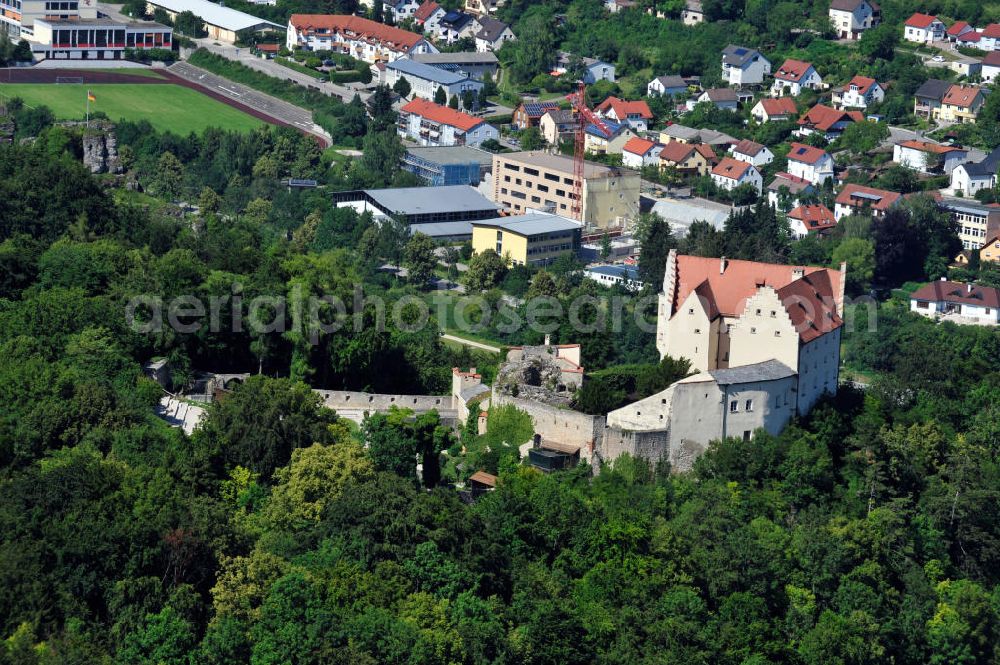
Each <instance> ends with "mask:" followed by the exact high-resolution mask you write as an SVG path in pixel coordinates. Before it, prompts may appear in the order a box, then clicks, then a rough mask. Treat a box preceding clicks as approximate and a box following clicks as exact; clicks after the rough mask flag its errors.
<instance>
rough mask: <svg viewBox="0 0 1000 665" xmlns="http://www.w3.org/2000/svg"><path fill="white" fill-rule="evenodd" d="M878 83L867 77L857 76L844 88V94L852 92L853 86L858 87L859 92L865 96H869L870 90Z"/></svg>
mask: <svg viewBox="0 0 1000 665" xmlns="http://www.w3.org/2000/svg"><path fill="white" fill-rule="evenodd" d="M876 83H877V81H876V80H875V79H872V78H868V77H867V76H855V77H854V78H852V79H851V80H850V81H848V83H847V85H845V86H844V92H847V91H848V90H850V89H851V86H852V85H856V86H858V92H860V93H861V94H862V95H864V94H867V93H868V90H869V89H870V88H871V87H872V86H873V85H875V84H876Z"/></svg>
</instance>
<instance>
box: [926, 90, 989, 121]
mask: <svg viewBox="0 0 1000 665" xmlns="http://www.w3.org/2000/svg"><path fill="white" fill-rule="evenodd" d="M985 103H986V95H985V93H984V92H983V89H982V88H978V87H976V86H974V85H953V86H951V87H950V88H948V92H947V93H945V95H944V99H942V100H941V106H940V108H936V109H934V111H933V115H934V117H935V118H936V119H938V120H944V121H947V122H956V123H958V124H973V123H975V122H976V118H977V117H979V110H980V109H981V108H982V107H983V104H985Z"/></svg>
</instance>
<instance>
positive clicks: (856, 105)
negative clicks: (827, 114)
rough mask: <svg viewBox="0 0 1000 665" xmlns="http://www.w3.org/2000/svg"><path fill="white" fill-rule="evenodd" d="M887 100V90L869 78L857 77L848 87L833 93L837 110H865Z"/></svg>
mask: <svg viewBox="0 0 1000 665" xmlns="http://www.w3.org/2000/svg"><path fill="white" fill-rule="evenodd" d="M883 99H885V89H884V88H883V87H882V86H881V85H879V82H878V81H876V80H875V79H873V78H868V77H867V76H855V77H854V78H852V79H851V80H850V81H849V82H848V83H847V85H845V86H844V87H842V88H837V89H835V90H834V91H833V106H834V108H837V109H864V108H868V105H869V104H876V103H878V102H881V101H882V100H883Z"/></svg>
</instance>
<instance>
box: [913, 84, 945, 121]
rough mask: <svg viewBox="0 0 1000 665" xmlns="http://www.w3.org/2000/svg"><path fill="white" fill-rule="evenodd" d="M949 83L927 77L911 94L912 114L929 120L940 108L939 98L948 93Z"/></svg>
mask: <svg viewBox="0 0 1000 665" xmlns="http://www.w3.org/2000/svg"><path fill="white" fill-rule="evenodd" d="M949 88H951V83H949V82H948V81H942V80H940V79H927V80H926V81H925V82H924V83H923V85H921V86H920V87H919V88H917V92H916V93H914V95H913V114H914V115H915V116H917V117H918V118H924V119H925V120H930V119H931V118H932V117H936V113H937V111H938V110H939V109H940V108H941V100H942V99H944V96H945V95H946V94H948V89H949Z"/></svg>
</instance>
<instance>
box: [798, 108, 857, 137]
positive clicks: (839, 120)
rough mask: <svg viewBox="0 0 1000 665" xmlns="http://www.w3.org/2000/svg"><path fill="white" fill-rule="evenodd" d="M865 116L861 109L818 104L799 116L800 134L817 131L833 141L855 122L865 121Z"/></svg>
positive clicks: (804, 134)
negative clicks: (835, 107)
mask: <svg viewBox="0 0 1000 665" xmlns="http://www.w3.org/2000/svg"><path fill="white" fill-rule="evenodd" d="M864 119H865V117H864V116H863V115H861V112H860V111H838V110H837V109H833V108H830V107H829V106H825V105H823V104H817V105H816V106H814V107H812V108H811V109H809V111H808V112H807V113H806V114H805V115H804V116H802V117H801V118H799V129H798V134H799V136H809V135H810V134H813V133H817V134H820V135H822V136H823V137H824V138H825V139H826V140H828V141H832V140H834V139H835V138H837V137H838V136H840V135H841V134H843V133H844V130H845V129H847V126H848V125H850V124H851V123H854V122H863V121H864Z"/></svg>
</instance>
